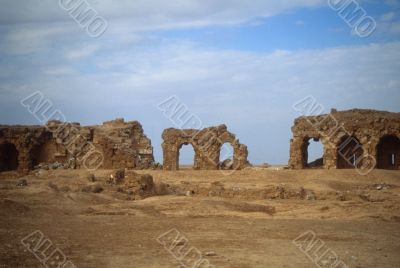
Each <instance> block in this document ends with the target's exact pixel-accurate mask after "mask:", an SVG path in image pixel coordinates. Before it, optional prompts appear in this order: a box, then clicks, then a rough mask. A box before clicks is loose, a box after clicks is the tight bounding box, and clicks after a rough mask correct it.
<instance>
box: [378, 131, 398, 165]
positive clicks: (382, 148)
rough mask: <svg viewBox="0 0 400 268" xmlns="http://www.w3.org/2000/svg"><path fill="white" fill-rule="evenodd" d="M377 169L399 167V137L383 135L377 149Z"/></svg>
mask: <svg viewBox="0 0 400 268" xmlns="http://www.w3.org/2000/svg"><path fill="white" fill-rule="evenodd" d="M377 158H378V168H379V169H400V139H399V138H397V137H396V136H390V135H389V136H384V137H382V138H381V140H380V141H379V144H378V150H377Z"/></svg>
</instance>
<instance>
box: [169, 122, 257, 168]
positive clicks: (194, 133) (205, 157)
mask: <svg viewBox="0 0 400 268" xmlns="http://www.w3.org/2000/svg"><path fill="white" fill-rule="evenodd" d="M162 138H163V140H164V143H163V144H162V148H163V156H164V164H163V167H164V170H178V169H179V151H180V149H181V148H182V146H183V145H191V146H193V149H194V152H195V156H194V169H207V170H217V169H234V170H238V169H243V168H244V167H246V166H247V165H249V162H248V160H247V156H248V151H247V146H246V145H244V144H241V143H240V142H239V140H238V139H236V137H235V135H234V134H232V133H230V132H229V131H228V130H227V127H226V126H225V125H220V126H217V127H209V128H204V129H201V130H197V129H174V128H170V129H166V130H164V132H163V134H162ZM226 143H228V144H230V145H232V148H233V152H232V155H233V159H231V160H230V161H229V160H228V162H226V161H224V162H220V156H221V149H222V146H224V144H226Z"/></svg>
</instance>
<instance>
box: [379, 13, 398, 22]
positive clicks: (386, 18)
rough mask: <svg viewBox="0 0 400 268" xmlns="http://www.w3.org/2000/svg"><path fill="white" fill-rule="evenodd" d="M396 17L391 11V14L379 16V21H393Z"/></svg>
mask: <svg viewBox="0 0 400 268" xmlns="http://www.w3.org/2000/svg"><path fill="white" fill-rule="evenodd" d="M396 16H397V15H396V12H394V11H391V12H388V13H385V14H383V15H382V16H381V21H392V20H393V19H395V18H396Z"/></svg>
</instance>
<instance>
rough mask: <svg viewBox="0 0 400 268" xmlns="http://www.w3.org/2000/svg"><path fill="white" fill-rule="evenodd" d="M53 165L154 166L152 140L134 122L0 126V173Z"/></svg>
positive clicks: (80, 166)
mask: <svg viewBox="0 0 400 268" xmlns="http://www.w3.org/2000/svg"><path fill="white" fill-rule="evenodd" d="M13 149H15V152H16V153H14V152H13ZM10 152H11V153H10ZM15 157H16V160H15ZM55 163H57V165H55V166H54V167H55V168H60V167H63V168H88V169H94V168H105V169H114V168H125V167H127V168H132V169H147V168H150V167H154V166H155V163H154V157H153V147H152V146H151V141H150V140H149V139H148V138H147V137H146V135H145V134H144V131H143V128H142V126H141V124H140V123H139V122H137V121H133V122H124V120H123V119H117V120H114V121H109V122H105V123H104V124H103V125H100V126H85V127H82V126H81V125H80V124H79V123H63V122H60V121H49V122H48V123H47V124H46V126H0V171H8V170H17V171H20V172H27V171H29V170H32V169H34V167H35V166H37V165H40V164H41V165H46V164H55Z"/></svg>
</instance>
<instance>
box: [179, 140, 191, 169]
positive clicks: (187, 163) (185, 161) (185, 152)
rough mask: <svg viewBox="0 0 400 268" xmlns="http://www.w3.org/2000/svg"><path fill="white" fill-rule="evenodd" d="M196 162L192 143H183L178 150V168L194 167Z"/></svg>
mask: <svg viewBox="0 0 400 268" xmlns="http://www.w3.org/2000/svg"><path fill="white" fill-rule="evenodd" d="M194 163H195V152H194V148H193V146H192V145H191V144H190V143H185V144H182V145H181V147H180V148H179V150H178V166H177V168H178V169H193V168H194Z"/></svg>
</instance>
